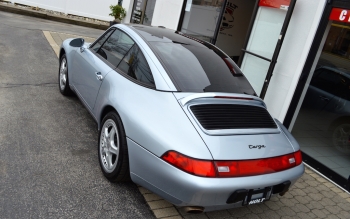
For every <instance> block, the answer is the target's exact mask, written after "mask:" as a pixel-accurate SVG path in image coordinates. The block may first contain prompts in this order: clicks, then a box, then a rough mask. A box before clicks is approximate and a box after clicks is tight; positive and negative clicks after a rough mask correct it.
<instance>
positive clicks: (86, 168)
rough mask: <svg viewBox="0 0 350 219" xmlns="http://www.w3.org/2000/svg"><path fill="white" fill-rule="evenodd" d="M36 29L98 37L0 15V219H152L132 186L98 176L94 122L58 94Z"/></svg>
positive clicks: (49, 56) (51, 60) (54, 63)
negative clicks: (115, 182)
mask: <svg viewBox="0 0 350 219" xmlns="http://www.w3.org/2000/svg"><path fill="white" fill-rule="evenodd" d="M43 30H47V31H60V32H64V33H74V34H80V35H84V36H89V37H97V36H98V35H100V34H101V33H102V31H100V30H95V29H89V28H85V27H78V26H73V25H69V24H62V23H56V22H52V21H47V20H42V19H37V18H31V17H25V16H21V15H16V14H10V13H5V12H0V112H1V114H0V218H11V219H12V218H154V214H153V213H152V211H151V210H150V209H149V207H148V205H147V204H146V202H145V200H144V198H143V196H142V195H141V193H140V192H139V190H138V188H137V186H136V185H135V184H133V183H124V184H112V183H109V182H108V181H107V180H106V179H105V178H104V176H103V174H102V172H101V170H100V167H99V163H98V156H97V136H98V133H97V126H96V123H95V122H94V120H93V119H92V117H91V116H90V115H89V113H88V111H87V110H86V109H85V108H84V107H83V105H82V104H81V103H80V101H79V100H78V99H77V98H76V97H71V98H66V97H63V96H62V95H61V94H60V92H59V90H58V84H57V82H58V79H57V76H58V60H57V57H56V55H55V53H54V52H53V51H52V48H51V46H50V44H49V43H48V41H47V40H46V39H45V36H44V34H43Z"/></svg>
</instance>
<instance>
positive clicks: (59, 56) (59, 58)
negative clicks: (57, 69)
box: [58, 48, 66, 60]
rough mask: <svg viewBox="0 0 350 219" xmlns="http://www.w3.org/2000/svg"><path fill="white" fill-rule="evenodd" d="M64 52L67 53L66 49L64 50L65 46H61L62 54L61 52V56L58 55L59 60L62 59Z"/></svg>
mask: <svg viewBox="0 0 350 219" xmlns="http://www.w3.org/2000/svg"><path fill="white" fill-rule="evenodd" d="M64 54H66V51H65V50H64V48H61V50H60V54H59V56H58V60H61V58H62V56H63V55H64Z"/></svg>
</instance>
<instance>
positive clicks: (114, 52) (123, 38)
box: [97, 29, 135, 66]
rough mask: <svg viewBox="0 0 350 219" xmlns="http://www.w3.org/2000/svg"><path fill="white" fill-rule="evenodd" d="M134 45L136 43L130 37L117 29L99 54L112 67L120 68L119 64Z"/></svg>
mask: <svg viewBox="0 0 350 219" xmlns="http://www.w3.org/2000/svg"><path fill="white" fill-rule="evenodd" d="M134 44H135V42H134V41H133V40H132V39H131V38H130V37H129V36H128V35H126V34H125V33H123V32H122V31H120V30H118V29H117V30H115V31H114V32H113V34H112V35H111V36H110V37H109V38H108V39H107V41H106V42H105V43H104V44H103V46H102V47H101V48H100V49H99V50H98V51H97V53H98V54H99V55H101V56H102V57H103V58H105V59H106V60H107V61H108V62H110V63H111V64H112V65H114V66H118V64H119V62H120V61H121V60H122V59H123V57H124V56H125V55H126V53H127V52H128V51H129V50H130V48H131V47H132V46H133V45H134Z"/></svg>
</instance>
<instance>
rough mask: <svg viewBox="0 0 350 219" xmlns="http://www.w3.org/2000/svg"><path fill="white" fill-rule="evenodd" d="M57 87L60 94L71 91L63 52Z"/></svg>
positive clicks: (67, 94)
mask: <svg viewBox="0 0 350 219" xmlns="http://www.w3.org/2000/svg"><path fill="white" fill-rule="evenodd" d="M58 87H59V89H60V92H61V94H63V95H64V96H69V95H71V94H72V91H71V89H70V87H69V80H68V63H67V57H66V55H65V54H63V55H62V57H61V60H60V69H59V71H58Z"/></svg>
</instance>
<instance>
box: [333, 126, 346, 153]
mask: <svg viewBox="0 0 350 219" xmlns="http://www.w3.org/2000/svg"><path fill="white" fill-rule="evenodd" d="M332 137H333V145H334V147H335V148H336V149H337V150H338V151H340V152H342V153H343V154H344V155H349V154H350V124H348V123H343V124H340V125H338V126H337V127H336V128H335V129H334V131H333V136H332Z"/></svg>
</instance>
